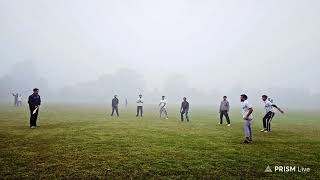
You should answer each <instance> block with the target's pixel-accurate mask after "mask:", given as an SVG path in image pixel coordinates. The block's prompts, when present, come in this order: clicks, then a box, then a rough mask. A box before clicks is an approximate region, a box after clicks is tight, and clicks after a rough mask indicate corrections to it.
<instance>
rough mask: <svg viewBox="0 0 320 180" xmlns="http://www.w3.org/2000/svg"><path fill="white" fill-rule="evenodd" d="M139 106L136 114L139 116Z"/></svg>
mask: <svg viewBox="0 0 320 180" xmlns="http://www.w3.org/2000/svg"><path fill="white" fill-rule="evenodd" d="M139 110H140V109H139V106H137V115H136V117H138V115H139Z"/></svg>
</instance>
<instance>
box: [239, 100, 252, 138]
mask: <svg viewBox="0 0 320 180" xmlns="http://www.w3.org/2000/svg"><path fill="white" fill-rule="evenodd" d="M240 101H241V102H242V105H241V113H242V118H243V120H244V134H245V139H244V142H243V143H245V144H249V143H251V142H252V127H251V124H252V120H253V115H252V112H253V108H252V106H251V105H250V104H249V102H248V96H247V95H245V94H242V95H240Z"/></svg>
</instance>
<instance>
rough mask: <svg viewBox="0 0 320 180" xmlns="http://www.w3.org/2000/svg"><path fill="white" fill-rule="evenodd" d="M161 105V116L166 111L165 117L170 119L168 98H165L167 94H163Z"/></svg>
mask: <svg viewBox="0 0 320 180" xmlns="http://www.w3.org/2000/svg"><path fill="white" fill-rule="evenodd" d="M159 107H160V118H162V114H163V113H164V115H165V118H166V119H168V113H167V100H166V99H165V96H162V99H161V101H160V103H159Z"/></svg>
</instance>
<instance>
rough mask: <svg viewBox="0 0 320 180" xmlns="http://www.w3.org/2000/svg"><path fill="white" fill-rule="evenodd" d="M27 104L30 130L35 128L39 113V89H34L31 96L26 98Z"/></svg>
mask: <svg viewBox="0 0 320 180" xmlns="http://www.w3.org/2000/svg"><path fill="white" fill-rule="evenodd" d="M28 104H29V109H30V128H32V129H33V128H36V127H37V118H38V113H39V107H40V105H41V98H40V96H39V89H38V88H34V89H33V94H31V95H30V96H29V98H28Z"/></svg>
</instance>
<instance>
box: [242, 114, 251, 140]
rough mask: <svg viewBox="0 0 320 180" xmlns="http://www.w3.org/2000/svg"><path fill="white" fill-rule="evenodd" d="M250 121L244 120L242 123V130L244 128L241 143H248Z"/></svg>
mask: <svg viewBox="0 0 320 180" xmlns="http://www.w3.org/2000/svg"><path fill="white" fill-rule="evenodd" d="M249 124H250V121H248V120H244V123H243V130H244V141H243V143H245V144H249V143H250V125H249Z"/></svg>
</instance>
